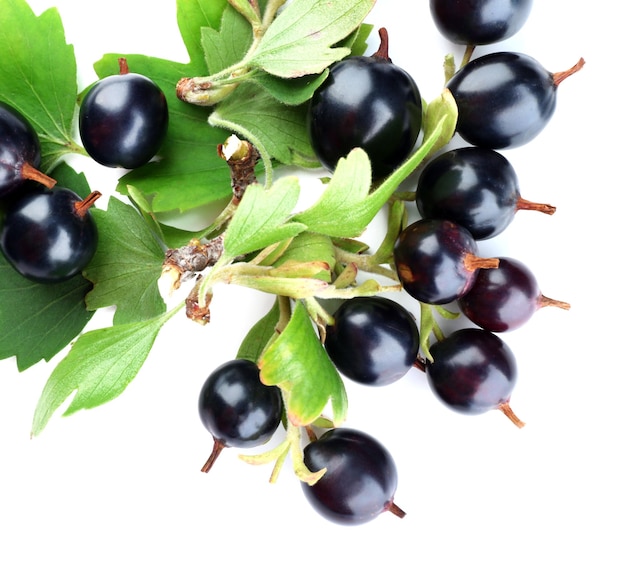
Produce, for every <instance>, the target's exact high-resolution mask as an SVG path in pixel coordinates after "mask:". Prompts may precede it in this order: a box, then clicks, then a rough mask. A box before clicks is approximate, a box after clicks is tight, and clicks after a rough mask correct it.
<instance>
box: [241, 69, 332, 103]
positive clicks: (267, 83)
mask: <svg viewBox="0 0 626 564" xmlns="http://www.w3.org/2000/svg"><path fill="white" fill-rule="evenodd" d="M327 76H328V69H326V70H324V71H323V72H322V73H321V74H312V75H307V76H303V77H300V78H279V77H277V76H274V75H271V74H266V73H258V74H255V75H253V76H252V80H254V81H255V82H257V83H258V84H259V85H260V86H262V87H263V88H265V90H267V91H268V92H269V93H270V94H271V95H272V96H273V97H274V98H276V100H278V101H279V102H281V103H283V104H286V105H288V106H298V105H300V104H304V103H305V102H306V101H307V100H309V99H310V98H311V96H313V93H314V92H315V91H316V90H317V89H318V88H319V87H320V86H321V84H322V82H324V81H325V80H326V77H327Z"/></svg>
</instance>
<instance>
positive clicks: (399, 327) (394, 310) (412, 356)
mask: <svg viewBox="0 0 626 564" xmlns="http://www.w3.org/2000/svg"><path fill="white" fill-rule="evenodd" d="M334 321H335V322H334V324H332V325H329V326H328V328H327V333H326V340H325V346H326V352H327V353H328V356H329V357H330V359H331V360H332V361H333V363H334V364H335V366H336V367H337V369H338V370H339V371H340V372H341V373H342V374H343V375H344V376H347V377H348V378H350V379H351V380H354V381H355V382H359V383H361V384H366V385H369V386H384V385H387V384H391V383H392V382H395V381H396V380H398V379H400V378H402V376H404V375H405V374H406V373H407V372H408V371H409V369H410V368H411V367H412V366H413V364H414V362H415V360H416V358H417V353H418V349H419V332H418V329H417V325H416V323H415V319H414V317H413V316H412V315H411V314H410V313H409V312H408V311H407V310H406V309H405V308H404V307H403V306H402V305H400V304H399V303H397V302H395V301H393V300H390V299H387V298H383V297H381V296H371V297H355V298H352V299H350V300H346V301H344V302H343V303H342V304H341V305H340V306H339V308H338V309H337V311H336V312H335V314H334Z"/></svg>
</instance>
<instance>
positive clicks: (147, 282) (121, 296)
mask: <svg viewBox="0 0 626 564" xmlns="http://www.w3.org/2000/svg"><path fill="white" fill-rule="evenodd" d="M92 213H93V216H94V218H95V220H96V224H97V226H98V235H99V243H98V249H97V251H96V254H95V256H94V257H93V259H92V260H91V262H90V264H89V265H88V267H87V268H86V269H85V276H86V277H87V278H88V279H89V280H91V281H92V282H93V285H94V286H93V290H91V292H89V294H87V299H86V301H87V307H88V308H89V309H93V310H95V309H98V308H102V307H108V306H113V305H114V306H116V311H115V316H114V322H115V324H124V323H131V322H134V321H141V320H144V319H150V318H153V317H155V316H157V315H160V314H161V313H163V312H164V311H165V304H164V302H163V299H162V298H161V295H160V293H159V288H158V284H157V283H158V280H159V277H160V276H161V267H162V264H163V259H164V250H163V249H162V248H161V246H160V245H159V244H158V243H157V241H156V239H155V238H154V236H153V235H152V232H151V231H150V229H149V228H148V225H147V224H146V222H145V221H144V220H143V218H142V217H141V215H139V213H138V212H137V210H136V209H135V208H133V207H132V206H130V205H128V204H124V203H123V202H121V201H120V200H118V199H117V198H115V197H111V198H110V199H109V205H108V209H107V211H103V210H98V209H94V210H93V211H92Z"/></svg>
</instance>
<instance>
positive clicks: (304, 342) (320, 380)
mask: <svg viewBox="0 0 626 564" xmlns="http://www.w3.org/2000/svg"><path fill="white" fill-rule="evenodd" d="M259 364H260V367H261V380H262V381H263V382H264V383H265V384H267V385H276V386H279V387H280V388H281V389H282V390H283V391H284V397H285V398H286V404H287V405H286V408H287V416H288V418H289V420H290V421H291V422H292V423H293V424H294V425H297V426H304V425H309V424H311V423H313V421H315V420H316V419H318V418H319V417H320V416H321V414H322V412H323V411H324V409H325V408H326V406H327V405H328V403H329V402H330V404H331V407H332V412H333V421H334V423H335V425H340V424H341V423H342V422H343V421H344V420H345V417H346V414H347V407H348V398H347V394H346V390H345V388H344V385H343V381H342V379H341V376H340V375H339V373H338V372H337V369H336V368H335V367H334V365H333V363H332V362H331V361H330V359H329V358H328V355H327V354H326V351H325V349H324V347H323V346H322V344H321V342H320V340H319V338H318V336H317V334H316V332H315V329H314V327H313V324H312V323H311V319H310V317H309V316H308V314H307V312H306V309H305V307H304V306H303V305H302V303H300V302H297V303H296V306H295V308H294V312H293V314H292V317H291V319H290V320H289V323H288V324H287V326H286V327H285V329H284V331H283V332H282V333H281V334H280V335H279V336H278V337H277V338H276V340H275V341H273V342H272V344H271V345H270V346H269V347H268V348H267V350H266V351H265V353H264V354H263V357H262V358H261V361H260V363H259Z"/></svg>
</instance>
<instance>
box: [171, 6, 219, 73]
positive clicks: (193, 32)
mask: <svg viewBox="0 0 626 564" xmlns="http://www.w3.org/2000/svg"><path fill="white" fill-rule="evenodd" d="M227 4H228V2H227V0H209V1H207V0H176V21H177V22H178V29H179V30H180V35H181V37H182V39H183V42H184V44H185V47H186V49H187V52H188V53H189V57H190V59H191V61H193V62H197V61H202V60H203V59H204V50H203V49H202V43H201V39H200V30H201V29H202V28H203V27H205V26H208V27H212V28H213V29H219V27H220V24H221V22H222V14H223V13H224V9H225V7H226V5H227Z"/></svg>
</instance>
